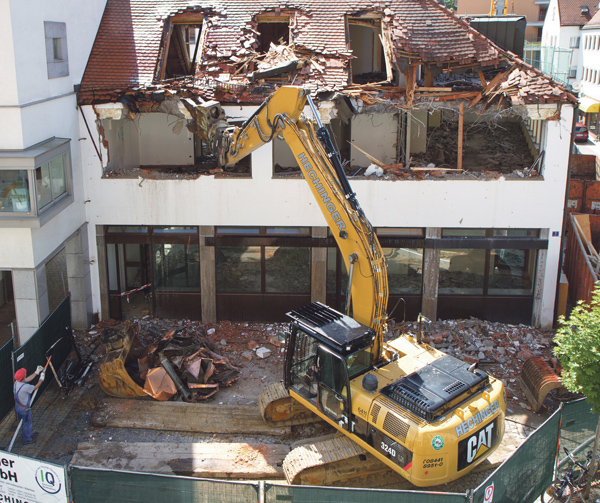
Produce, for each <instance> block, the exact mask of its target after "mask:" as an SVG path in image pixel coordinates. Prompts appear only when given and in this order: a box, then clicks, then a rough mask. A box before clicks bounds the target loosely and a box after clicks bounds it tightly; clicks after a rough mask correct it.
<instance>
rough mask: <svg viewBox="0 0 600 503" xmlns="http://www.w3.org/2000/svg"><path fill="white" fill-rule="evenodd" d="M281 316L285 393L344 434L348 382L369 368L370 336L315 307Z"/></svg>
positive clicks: (369, 331)
mask: <svg viewBox="0 0 600 503" xmlns="http://www.w3.org/2000/svg"><path fill="white" fill-rule="evenodd" d="M287 316H288V317H289V318H291V320H292V324H291V332H290V333H289V335H288V339H287V342H286V346H287V351H286V355H287V358H286V364H285V369H284V374H285V375H284V382H285V386H286V388H287V389H288V390H290V391H292V392H295V393H296V394H298V395H299V396H300V397H302V398H303V399H304V400H306V401H308V402H309V403H311V404H312V405H314V406H315V407H317V409H319V410H321V411H322V412H323V413H324V414H326V415H327V416H328V417H329V418H330V419H332V420H333V421H335V422H336V423H338V424H339V425H340V427H341V428H343V429H346V430H348V429H349V428H350V420H349V418H350V411H351V410H352V403H351V400H352V397H351V396H350V395H349V393H348V390H349V389H350V380H351V379H354V378H355V377H358V376H359V375H361V374H364V373H366V372H368V371H369V370H370V369H371V368H372V361H373V354H372V349H373V342H374V340H375V332H374V331H373V329H371V328H369V327H367V326H365V325H362V324H361V323H358V322H357V321H356V320H354V319H352V318H350V317H349V316H346V315H344V314H342V313H339V312H337V311H335V310H334V309H332V308H330V307H328V306H326V305H324V304H321V303H319V302H314V303H312V304H309V305H308V306H305V307H303V308H300V309H297V310H295V311H291V312H289V313H287Z"/></svg>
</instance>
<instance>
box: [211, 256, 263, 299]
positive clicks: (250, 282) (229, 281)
mask: <svg viewBox="0 0 600 503" xmlns="http://www.w3.org/2000/svg"><path fill="white" fill-rule="evenodd" d="M215 267H216V280H217V292H219V293H224V292H240V293H251V292H260V291H261V247H260V246H219V247H218V248H217V250H216V263H215Z"/></svg>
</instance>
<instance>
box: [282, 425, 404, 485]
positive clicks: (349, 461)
mask: <svg viewBox="0 0 600 503" xmlns="http://www.w3.org/2000/svg"><path fill="white" fill-rule="evenodd" d="M283 471H284V473H285V476H286V479H287V481H288V483H289V484H293V485H315V486H323V485H325V486H339V485H345V484H347V483H348V481H350V480H352V479H359V478H365V477H371V476H372V475H375V474H380V473H386V474H387V473H389V474H393V471H392V470H391V469H390V468H389V467H388V466H387V465H385V464H384V463H382V462H381V461H379V460H378V459H377V458H376V457H375V456H373V455H372V454H369V453H368V452H367V451H365V450H364V449H363V448H362V447H360V446H359V445H358V444H356V443H354V442H353V441H352V440H350V439H349V438H348V437H345V436H336V437H334V438H332V439H327V440H323V441H320V442H315V443H308V444H304V445H301V446H299V447H296V448H295V449H292V450H291V451H290V453H289V454H288V455H287V456H286V457H285V459H284V460H283Z"/></svg>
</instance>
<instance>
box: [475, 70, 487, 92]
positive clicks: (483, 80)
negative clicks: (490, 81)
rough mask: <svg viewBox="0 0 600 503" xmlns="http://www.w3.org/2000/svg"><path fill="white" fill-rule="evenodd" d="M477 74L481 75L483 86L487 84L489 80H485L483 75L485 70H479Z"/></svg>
mask: <svg viewBox="0 0 600 503" xmlns="http://www.w3.org/2000/svg"><path fill="white" fill-rule="evenodd" d="M477 74H478V75H479V80H480V82H481V87H484V88H485V86H487V82H486V80H485V77H484V76H483V72H482V71H481V70H480V71H479V72H477Z"/></svg>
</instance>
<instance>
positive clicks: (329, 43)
mask: <svg viewBox="0 0 600 503" xmlns="http://www.w3.org/2000/svg"><path fill="white" fill-rule="evenodd" d="M274 9H282V10H284V11H288V12H293V13H295V22H294V24H293V26H292V37H293V43H294V44H295V45H296V46H297V47H300V48H305V49H307V50H309V51H312V52H313V53H315V54H316V55H317V57H318V59H319V61H318V62H317V63H318V64H319V65H321V66H322V67H323V71H322V72H316V71H313V72H308V71H307V72H305V73H304V76H303V78H304V79H305V80H304V82H303V83H312V84H313V85H316V86H318V87H322V88H329V89H339V88H341V87H343V86H345V85H346V84H347V83H348V72H349V61H350V59H351V57H352V54H351V51H350V50H349V47H348V43H347V39H346V24H345V18H346V16H357V15H360V14H361V13H364V12H365V11H375V12H377V13H380V14H381V16H382V19H383V22H384V24H386V25H387V26H389V29H390V33H391V37H392V40H393V55H394V57H395V59H396V63H397V64H399V65H400V66H402V63H407V62H418V61H424V62H434V63H435V62H437V63H438V64H439V65H442V64H446V65H448V64H474V63H478V64H479V65H493V64H496V63H498V61H499V59H500V58H501V56H502V53H501V51H500V50H499V49H498V48H497V47H496V46H495V45H494V44H492V43H490V42H489V41H488V39H486V38H485V37H484V36H482V35H481V34H479V33H478V32H477V31H475V30H473V29H472V28H470V27H469V26H468V25H467V23H465V22H464V21H463V20H461V19H460V18H459V17H458V16H456V15H454V14H453V13H452V12H451V11H449V10H448V9H446V8H445V7H443V6H441V5H440V4H439V3H438V2H437V1H436V0H394V1H390V2H378V1H375V0H345V1H344V2H339V1H334V0H295V1H294V0H290V1H272V0H221V1H208V2H202V3H199V2H198V3H196V2H194V0H192V1H190V0H108V2H107V5H106V9H105V12H104V16H103V19H102V22H101V24H100V28H99V30H98V33H97V36H96V41H95V43H94V46H93V49H92V52H91V55H90V58H89V61H88V65H87V68H86V71H85V74H84V76H83V79H82V82H81V89H80V94H79V101H80V103H92V102H96V101H105V100H106V99H107V98H108V97H109V96H110V95H112V91H114V90H115V89H121V90H125V89H131V88H132V87H136V86H143V85H147V84H150V83H152V82H153V80H154V78H155V72H156V68H157V65H158V61H159V55H160V48H161V42H162V38H163V31H164V25H165V20H166V19H167V18H168V17H169V16H172V15H174V14H176V13H182V12H189V11H195V12H200V13H202V12H204V13H206V14H207V18H208V20H209V23H210V30H209V32H208V37H207V41H206V46H205V51H204V54H205V60H203V61H205V62H207V63H208V64H209V65H208V66H211V65H212V67H214V68H215V69H216V70H217V71H218V70H219V69H220V67H222V65H223V64H224V63H226V61H225V60H228V58H229V55H230V51H231V52H233V53H237V52H238V51H240V50H243V49H244V43H245V42H251V41H252V37H253V34H252V31H251V30H250V28H251V27H252V26H253V24H254V17H255V16H256V15H257V14H261V13H265V12H268V11H272V10H274ZM340 61H342V62H343V63H344V64H342V65H340ZM334 62H335V64H334ZM228 64H231V62H229V63H228ZM297 83H299V82H297Z"/></svg>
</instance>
